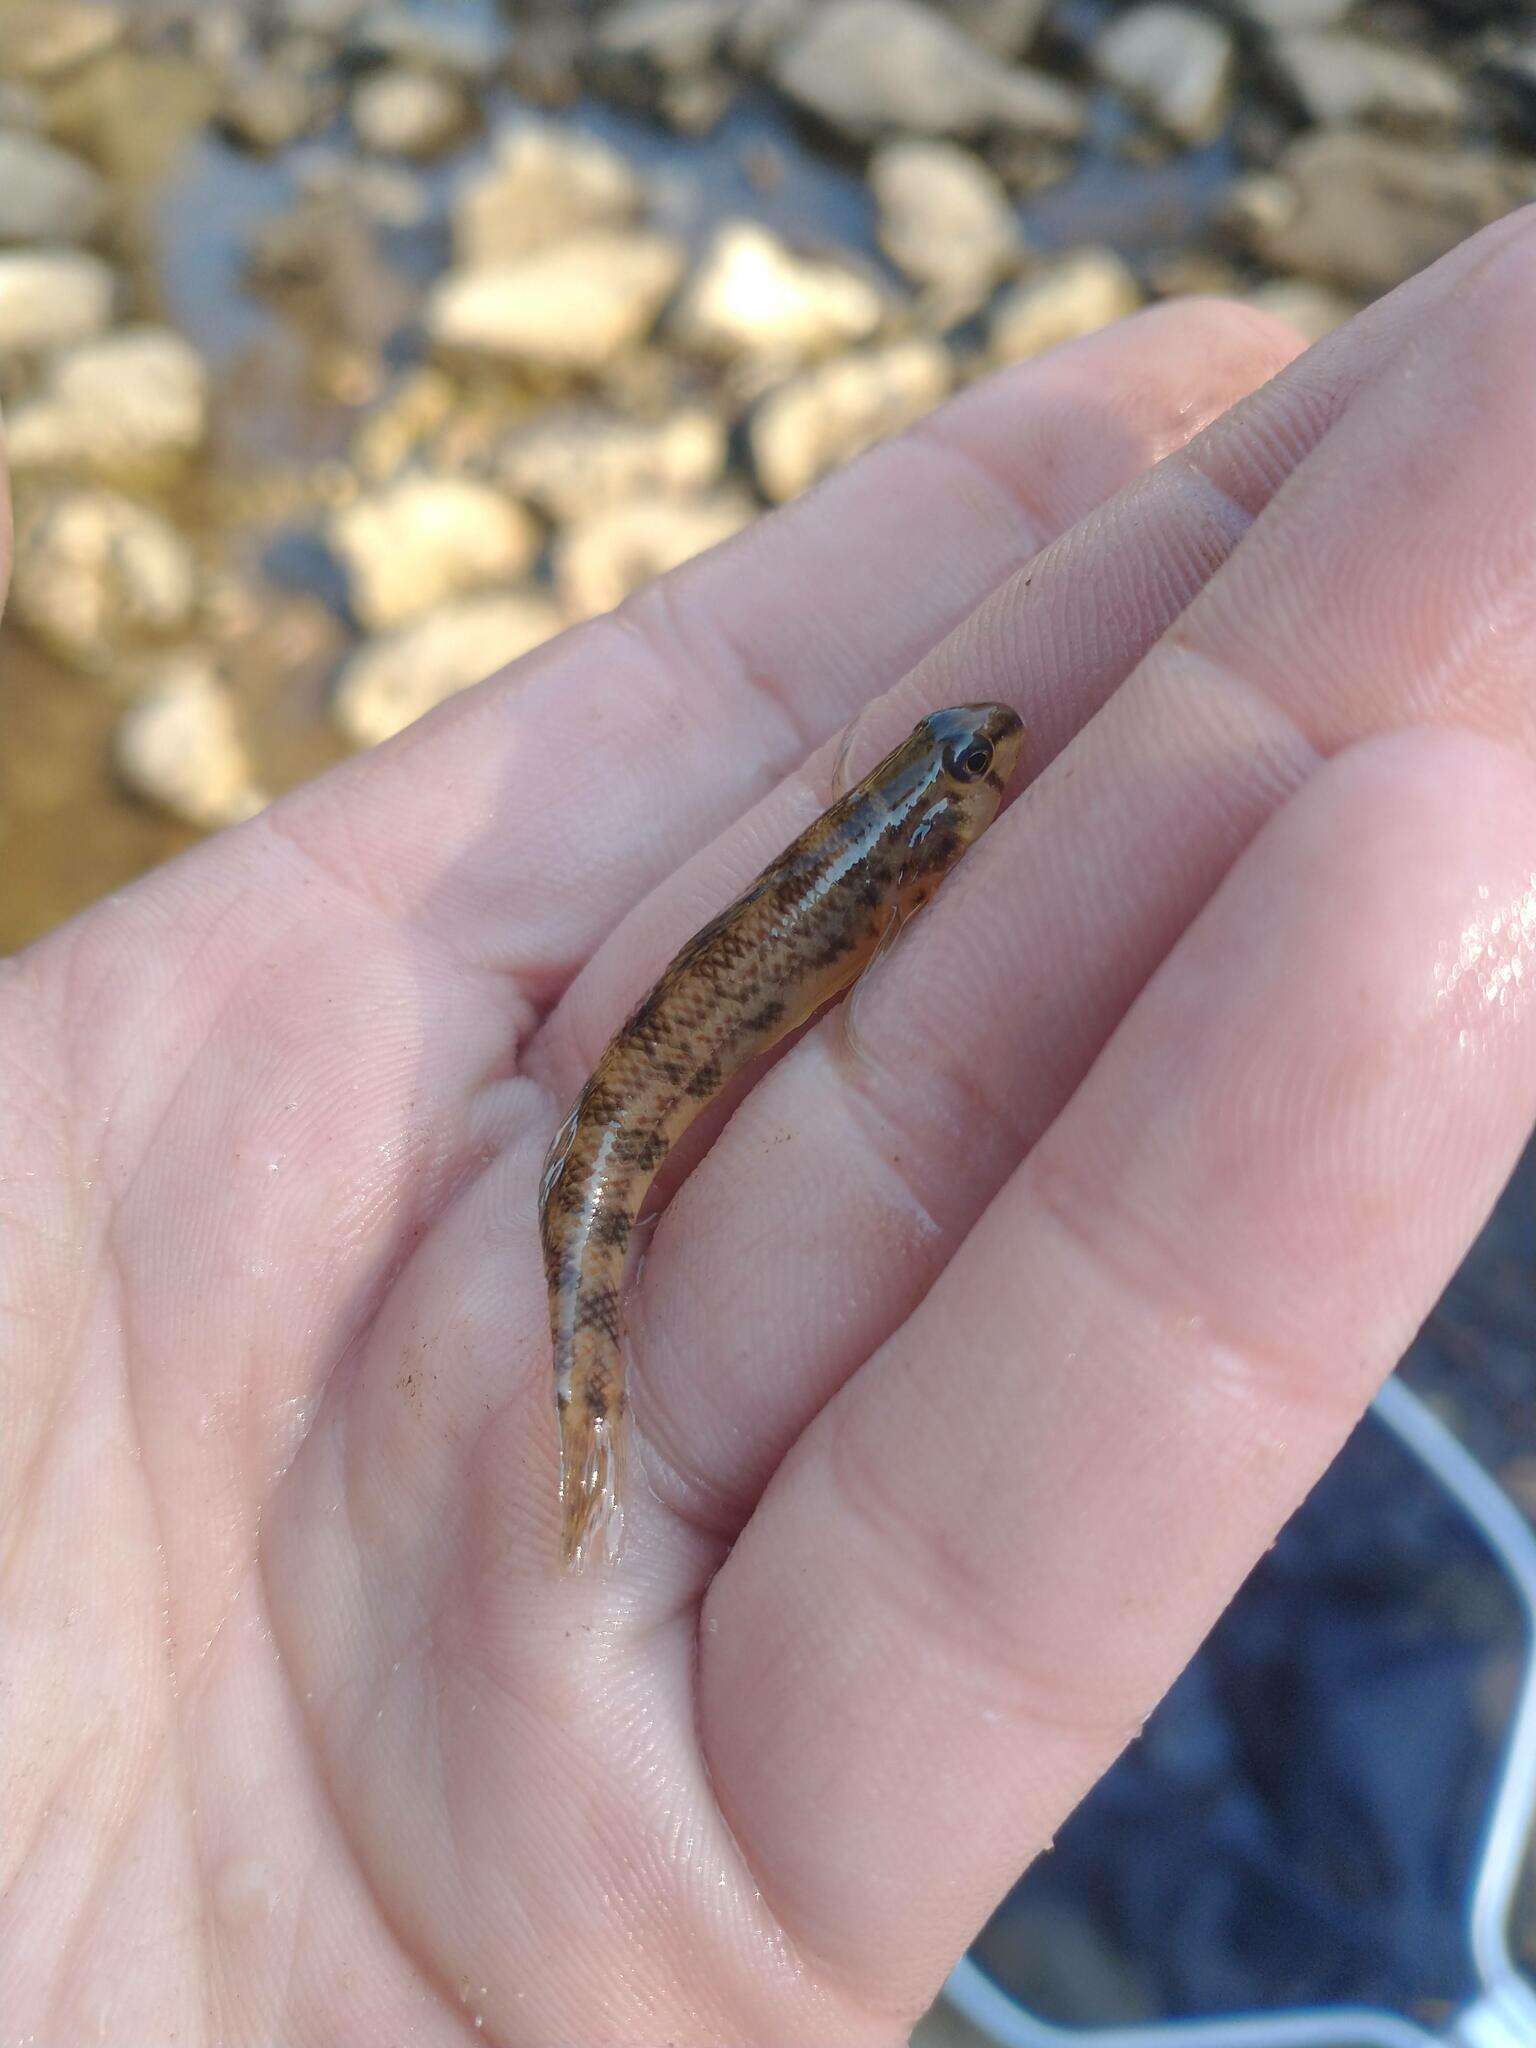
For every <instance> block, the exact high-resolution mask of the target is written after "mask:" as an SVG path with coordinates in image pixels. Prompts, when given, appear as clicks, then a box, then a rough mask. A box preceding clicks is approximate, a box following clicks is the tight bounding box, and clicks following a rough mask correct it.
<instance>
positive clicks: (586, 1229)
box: [539, 704, 1024, 1569]
mask: <svg viewBox="0 0 1536 2048" xmlns="http://www.w3.org/2000/svg"><path fill="white" fill-rule="evenodd" d="M1023 744H1024V728H1023V726H1022V724H1021V723H1020V721H1019V719H1018V717H1017V716H1016V715H1015V714H1014V713H1013V712H1012V711H1010V710H1009V709H1008V708H1007V706H1006V705H1003V704H962V705H959V706H957V707H956V708H955V709H953V710H949V711H935V712H933V713H931V714H930V716H928V717H927V718H925V719H923V720H922V721H921V723H920V724H919V725H918V726H917V727H916V728H915V730H914V731H913V732H912V733H911V735H910V736H909V737H908V738H907V739H905V740H903V741H902V743H901V745H900V746H899V747H897V748H896V750H895V751H894V753H890V754H887V756H886V757H885V759H884V760H883V761H882V762H880V764H879V766H878V767H876V768H874V769H872V770H871V771H870V773H869V774H868V775H867V776H865V778H864V780H863V781H862V782H860V783H859V784H857V785H856V787H854V788H853V789H850V790H849V791H848V793H847V794H846V795H845V796H841V797H839V798H838V799H837V801H836V802H835V803H834V804H833V805H832V806H831V808H830V809H829V810H826V811H824V812H823V813H822V815H821V816H820V817H819V818H818V819H817V820H816V822H815V824H814V825H811V826H809V827H807V829H806V830H805V831H804V832H802V833H801V835H800V837H799V838H798V839H797V840H796V841H795V842H794V844H793V845H792V846H790V847H788V848H786V850H785V851H784V852H783V853H782V854H780V856H779V858H778V859H777V860H776V861H774V862H773V864H772V866H771V867H768V868H766V869H764V871H763V873H762V874H761V875H759V876H758V878H757V880H756V881H755V882H754V883H753V884H752V886H751V888H749V889H748V890H747V891H746V892H745V894H744V895H742V896H739V897H738V898H737V900H736V901H735V902H734V903H733V904H732V905H731V906H730V908H729V909H728V910H725V911H722V912H721V914H720V916H719V917H717V918H715V919H714V920H713V922H712V923H710V924H707V925H706V926H705V927H704V929H703V930H702V931H701V932H699V933H698V934H697V936H696V937H694V938H693V939H690V940H689V942H688V944H687V945H686V946H684V948H683V950H682V951H681V952H680V953H679V954H678V956H677V958H676V959H675V960H674V961H673V962H672V964H671V966H670V967H668V968H667V970H666V972H665V973H664V974H663V975H662V977H661V979H660V980H659V981H658V982H657V984H656V986H655V987H654V988H653V989H652V990H651V992H650V994H649V995H648V996H647V997H646V998H645V1000H644V1002H642V1003H641V1004H640V1006H639V1007H638V1009H636V1010H635V1012H634V1014H633V1015H632V1016H631V1017H630V1018H629V1020H628V1022H627V1023H626V1024H625V1025H624V1026H623V1028H622V1029H621V1030H620V1031H619V1032H618V1034H617V1035H616V1036H615V1038H614V1039H613V1041H612V1043H611V1044H610V1045H609V1047H608V1049H607V1051H606V1052H605V1053H604V1054H603V1056H602V1058H601V1059H600V1060H599V1061H598V1063H597V1066H596V1069H595V1070H594V1072H593V1074H592V1078H591V1080H589V1081H588V1083H587V1085H586V1087H585V1088H584V1089H583V1090H582V1092H581V1094H580V1096H579V1097H578V1098H577V1101H576V1105H575V1107H574V1108H573V1109H572V1111H571V1113H570V1115H569V1116H568V1117H567V1118H566V1120H565V1122H564V1124H563V1125H562V1126H561V1128H560V1130H559V1132H558V1133H557V1134H556V1137H555V1140H554V1143H553V1144H552V1145H551V1146H550V1149H549V1154H548V1157H547V1159H546V1161H545V1165H544V1179H543V1183H542V1185H541V1187H540V1189H539V1224H540V1230H541V1234H542V1237H543V1244H544V1266H545V1272H546V1275H547V1277H548V1281H549V1319H550V1329H551V1332H552V1335H553V1338H554V1363H555V1401H556V1407H557V1412H558V1416H559V1423H560V1501H561V1547H562V1552H563V1555H564V1558H565V1562H566V1564H567V1565H569V1566H572V1567H574V1568H576V1569H580V1567H581V1566H582V1565H583V1564H584V1563H585V1562H586V1561H587V1559H588V1557H589V1556H590V1555H591V1554H592V1551H593V1549H594V1547H595V1545H596V1544H597V1543H598V1542H599V1541H600V1542H601V1543H602V1545H603V1548H604V1550H605V1553H606V1555H607V1556H608V1557H609V1559H610V1560H611V1559H613V1558H615V1557H616V1556H617V1555H618V1542H619V1533H620V1529H621V1527H622V1514H623V1509H622V1501H623V1490H624V1489H623V1471H622V1462H623V1454H624V1414H625V1406H626V1401H625V1386H624V1381H625V1348H624V1347H625V1339H624V1312H623V1290H624V1282H625V1274H626V1266H627V1261H628V1258H629V1254H630V1250H631V1241H632V1239H633V1237H634V1232H635V1225H636V1221H637V1219H638V1217H639V1215H640V1206H641V1203H642V1202H643V1201H644V1199H645V1196H646V1193H647V1191H648V1190H649V1188H650V1185H651V1183H652V1181H653V1180H654V1179H655V1177H656V1175H657V1172H658V1171H659V1170H660V1168H661V1166H662V1164H663V1163H664V1161H665V1160H666V1158H667V1156H668V1154H669V1153H670V1152H671V1150H672V1148H673V1146H674V1145H676V1144H677V1142H678V1140H679V1139H680V1138H681V1137H682V1135H683V1133H684V1132H685V1131H686V1130H687V1128H688V1126H689V1125H690V1124H691V1123H692V1122H693V1120H694V1118H695V1117H696V1116H697V1115H698V1114H699V1112H700V1111H701V1110H702V1109H704V1108H705V1107H706V1106H707V1104H708V1103H710V1102H711V1101H712V1100H713V1099H714V1098H715V1097H716V1096H717V1095H718V1094H719V1093H720V1091H721V1089H722V1088H723V1087H724V1086H725V1085H726V1083H727V1082H728V1081H730V1080H731V1078H732V1077H733V1076H734V1075H736V1074H738V1073H740V1072H741V1070H742V1068H744V1067H745V1066H747V1065H748V1063H749V1062H750V1061H752V1060H754V1059H756V1058H757V1057H758V1056H759V1055H760V1054H762V1053H764V1052H767V1051H768V1050H769V1048H770V1047H772V1046H773V1045H775V1044H777V1043H778V1041H779V1040H780V1039H782V1038H784V1037H785V1036H786V1035H787V1034H788V1033H789V1032H791V1031H794V1030H796V1029H797V1028H798V1027H799V1026H800V1025H801V1024H804V1023H805V1022H806V1021H807V1019H808V1018H810V1017H812V1016H814V1014H815V1013H816V1011H817V1010H819V1009H820V1008H821V1007H822V1005H823V1004H824V1003H826V1002H828V1001H830V1000H831V999H832V998H833V997H835V996H838V995H840V994H842V992H843V991H844V990H845V989H847V988H848V987H849V986H850V985H851V984H852V983H853V982H854V981H856V980H857V978H858V976H859V975H860V974H861V973H862V972H863V970H864V968H865V967H867V966H868V964H869V963H870V961H871V960H872V959H873V958H874V956H875V954H876V953H877V952H878V951H879V950H880V949H881V947H882V946H883V945H884V944H885V943H886V941H887V940H888V939H889V938H891V937H892V936H893V935H894V933H895V931H896V930H897V929H898V928H899V926H900V925H901V924H902V923H904V922H905V920H906V919H907V918H909V917H910V916H912V914H913V913H914V912H915V911H917V910H919V909H921V907H922V906H923V904H925V903H926V902H927V901H928V899H929V897H930V896H931V895H932V894H933V892H934V890H935V889H937V887H938V886H939V883H940V882H941V881H942V880H943V879H944V876H945V875H946V874H947V873H948V871H949V869H950V868H951V867H952V866H953V865H954V863H955V862H956V861H957V860H958V859H959V857H960V855H961V854H962V853H964V851H965V849H966V848H967V847H968V846H969V845H970V844H971V843H972V842H973V841H974V840H975V839H977V838H979V836H980V835H981V834H982V833H983V832H984V831H985V830H986V828H987V826H988V825H990V824H991V822H992V820H993V819H994V818H995V817H996V815H997V811H998V807H999V805H1000V804H1001V803H1002V800H1003V792H1004V790H1005V788H1006V787H1007V784H1008V781H1009V779H1010V777H1011V776H1012V774H1013V772H1014V769H1015V768H1016V767H1017V765H1018V760H1019V755H1020V752H1021V751H1022V748H1023Z"/></svg>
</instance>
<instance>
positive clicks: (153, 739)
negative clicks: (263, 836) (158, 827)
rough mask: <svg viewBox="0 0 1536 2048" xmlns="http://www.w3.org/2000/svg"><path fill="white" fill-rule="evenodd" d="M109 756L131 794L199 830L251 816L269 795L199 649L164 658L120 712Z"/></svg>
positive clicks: (231, 704) (231, 706)
mask: <svg viewBox="0 0 1536 2048" xmlns="http://www.w3.org/2000/svg"><path fill="white" fill-rule="evenodd" d="M112 764H113V767H114V768H115V770H116V771H117V775H118V778H119V780H120V781H121V782H122V783H123V785H124V787H125V788H126V789H127V790H128V791H129V792H130V793H131V794H132V795H134V796H136V797H140V798H142V799H143V800H144V802H146V803H151V804H155V805H157V806H158V807H159V809H161V810H163V811H168V812H169V813H170V815H171V816H172V817H173V818H179V819H180V820H181V821H182V823H183V824H186V825H196V826H198V827H199V828H200V829H201V830H203V831H208V832H211V831H217V830H218V829H219V827H220V826H223V825H235V824H238V823H239V822H240V820H241V819H242V818H250V817H253V816H254V815H255V814H256V812H257V811H259V810H260V809H261V808H262V806H263V805H264V804H265V803H266V801H267V797H266V794H265V792H264V791H263V790H261V789H260V788H258V786H257V783H256V778H255V775H254V773H253V771H252V768H251V763H250V759H249V756H248V755H247V753H246V749H245V742H244V740H243V738H242V736H241V732H240V720H239V717H238V715H237V712H236V708H235V701H234V698H233V696H232V695H231V693H230V691H229V690H228V688H227V687H226V686H225V685H224V684H223V683H222V682H220V680H219V678H218V676H217V674H216V673H215V672H214V670H213V668H212V666H211V664H209V663H208V662H207V661H205V660H204V659H203V658H202V657H201V656H200V655H184V656H182V657H181V658H180V659H178V660H175V661H173V662H171V663H169V664H168V665H167V666H166V668H165V669H164V670H163V671H162V672H161V674H160V675H159V676H158V677H156V679H155V680H154V682H153V683H152V684H151V685H150V687H149V688H148V689H147V690H146V691H145V693H144V694H143V695H142V696H141V697H139V698H138V699H137V700H136V701H135V702H134V703H133V704H131V705H130V706H129V707H128V709H127V710H126V711H125V712H124V713H123V715H122V717H121V718H120V719H119V720H118V722H117V728H116V730H115V731H114V733H113V735H112Z"/></svg>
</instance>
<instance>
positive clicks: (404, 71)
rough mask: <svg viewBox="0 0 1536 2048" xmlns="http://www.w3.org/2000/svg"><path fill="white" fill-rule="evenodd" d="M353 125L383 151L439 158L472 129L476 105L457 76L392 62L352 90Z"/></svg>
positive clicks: (366, 142) (364, 140) (369, 144)
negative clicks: (453, 76)
mask: <svg viewBox="0 0 1536 2048" xmlns="http://www.w3.org/2000/svg"><path fill="white" fill-rule="evenodd" d="M351 113H352V127H353V131H354V132H355V134H356V136H357V139H358V141H359V142H360V143H362V145H363V147H364V148H365V149H371V150H375V151H377V153H378V154H379V155H380V156H409V157H418V158H421V157H433V156H438V155H440V154H441V153H442V152H443V151H444V150H445V149H447V148H448V147H449V146H450V144H452V143H454V142H457V141H458V140H459V138H460V137H461V136H462V135H464V134H465V133H466V131H467V130H468V129H469V127H470V125H471V123H472V121H473V119H474V107H473V104H472V103H471V101H470V100H469V98H468V96H467V95H466V93H465V91H464V88H463V86H461V85H460V84H459V83H458V81H457V80H456V79H452V78H445V77H443V76H442V75H441V74H440V73H438V72H433V71H413V70H412V69H411V68H410V67H409V66H408V65H405V64H387V65H385V66H384V68H383V69H382V70H380V71H374V72H370V73H369V75H368V76H367V77H366V78H364V79H362V80H360V81H359V83H358V84H357V86H356V87H355V88H354V89H353V93H352V105H351Z"/></svg>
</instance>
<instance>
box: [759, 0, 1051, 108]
mask: <svg viewBox="0 0 1536 2048" xmlns="http://www.w3.org/2000/svg"><path fill="white" fill-rule="evenodd" d="M770 61H771V67H772V71H773V76H774V79H775V81H776V82H777V84H778V86H779V88H780V90H781V91H783V92H785V93H787V94H788V95H789V97H790V98H791V99H792V100H794V101H796V102H797V104H798V105H800V106H802V107H805V108H806V109H807V110H808V111H809V112H811V113H813V114H815V115H817V116H818V117H819V118H820V119H821V120H823V121H825V122H827V123H828V124H829V125H830V126H831V127H833V128H836V129H838V130H839V131H840V132H841V133H842V134H843V135H846V136H847V137H849V139H850V140H852V141H855V142H873V141H876V140H878V138H879V137H881V136H882V135H890V134H903V133H905V134H917V135H952V136H967V135H980V134H984V133H986V132H988V131H991V130H1003V131H1008V132H1012V133H1021V134H1025V135H1032V136H1038V137H1040V138H1042V139H1044V140H1047V141H1069V140H1070V139H1071V138H1072V137H1073V136H1075V135H1076V134H1077V133H1078V132H1079V130H1080V129H1081V127H1082V124H1083V113H1082V104H1081V102H1080V100H1079V99H1078V96H1077V94H1076V93H1074V92H1072V91H1070V90H1069V89H1068V88H1067V87H1066V86H1064V85H1060V84H1058V83H1057V82H1056V80H1055V79H1052V78H1046V77H1044V76H1043V75H1042V74H1040V73H1038V72H1034V71H1026V70H1024V69H1022V68H1020V67H1018V66H1010V65H1007V64H1004V63H1002V62H1000V61H999V60H998V59H997V58H996V57H994V56H992V55H991V54H990V53H989V52H988V51H986V50H983V49H982V48H981V47H980V45H979V44H977V43H973V42H972V41H971V40H970V38H969V37H968V36H966V35H964V34H962V33H961V31H960V30H959V29H957V28H955V27H954V26H953V24H951V23H950V22H948V21H946V20H945V19H944V18H943V16H942V15H939V14H935V13H933V12H932V11H931V10H930V9H929V8H927V7H923V6H920V5H919V4H918V0H825V4H824V5H822V6H818V7H817V8H815V9H814V10H813V12H812V13H811V15H810V16H809V18H808V20H807V21H806V23H805V25H804V27H803V28H801V29H800V31H799V32H798V33H797V34H795V35H792V36H791V37H790V38H789V40H788V41H787V42H786V43H784V44H782V45H781V46H780V47H779V48H778V49H776V50H775V51H774V52H773V55H772V58H771V60H770Z"/></svg>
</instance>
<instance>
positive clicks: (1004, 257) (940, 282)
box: [869, 142, 1024, 319]
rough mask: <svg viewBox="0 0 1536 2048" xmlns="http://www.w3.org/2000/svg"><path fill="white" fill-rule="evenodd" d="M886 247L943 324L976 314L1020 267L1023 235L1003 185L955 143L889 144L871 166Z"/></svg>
mask: <svg viewBox="0 0 1536 2048" xmlns="http://www.w3.org/2000/svg"><path fill="white" fill-rule="evenodd" d="M869 183H870V189H871V190H872V191H873V193H874V195H875V204H876V206H877V207H878V209H879V235H880V246H881V248H882V249H884V251H885V253H886V255H887V256H889V257H890V259H891V261H892V262H893V263H894V264H895V265H896V266H897V268H898V269H899V270H903V271H905V272H906V274H907V276H908V277H910V278H911V280H912V282H913V283H914V284H916V285H920V286H921V287H922V288H923V289H924V291H926V292H927V293H928V295H929V297H930V298H931V300H932V301H933V303H934V306H935V309H936V310H937V312H938V313H939V315H940V316H941V317H943V318H945V319H958V318H960V317H961V316H962V315H964V314H966V313H972V312H974V311H975V310H976V308H977V307H978V306H979V305H981V304H982V303H983V302H984V301H985V300H986V298H987V297H988V296H989V295H990V293H991V291H992V289H993V287H994V286H995V285H996V284H997V283H998V281H999V280H1000V279H1001V278H1004V277H1006V276H1007V275H1008V273H1009V272H1010V271H1012V270H1015V269H1017V268H1018V264H1019V261H1020V258H1021V256H1022V255H1023V250H1024V243H1023V237H1022V235H1021V234H1020V232H1019V224H1018V220H1017V217H1016V215H1015V213H1014V208H1013V202H1012V200H1011V199H1010V198H1009V197H1008V194H1007V192H1006V191H1005V190H1004V188H1003V184H1002V180H1001V179H1000V178H999V177H998V176H997V175H996V173H995V172H993V171H992V170H990V169H989V168H988V167H987V165H986V164H984V163H983V162H982V161H981V159H980V157H978V156H974V155H972V153H971V152H970V151H969V150H967V149H962V148H961V147H960V146H959V144H958V143H953V142H891V143H887V144H886V146H885V147H884V148H883V149H880V150H877V151H876V152H875V155H874V156H873V158H872V159H871V161H870V166H869Z"/></svg>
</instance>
